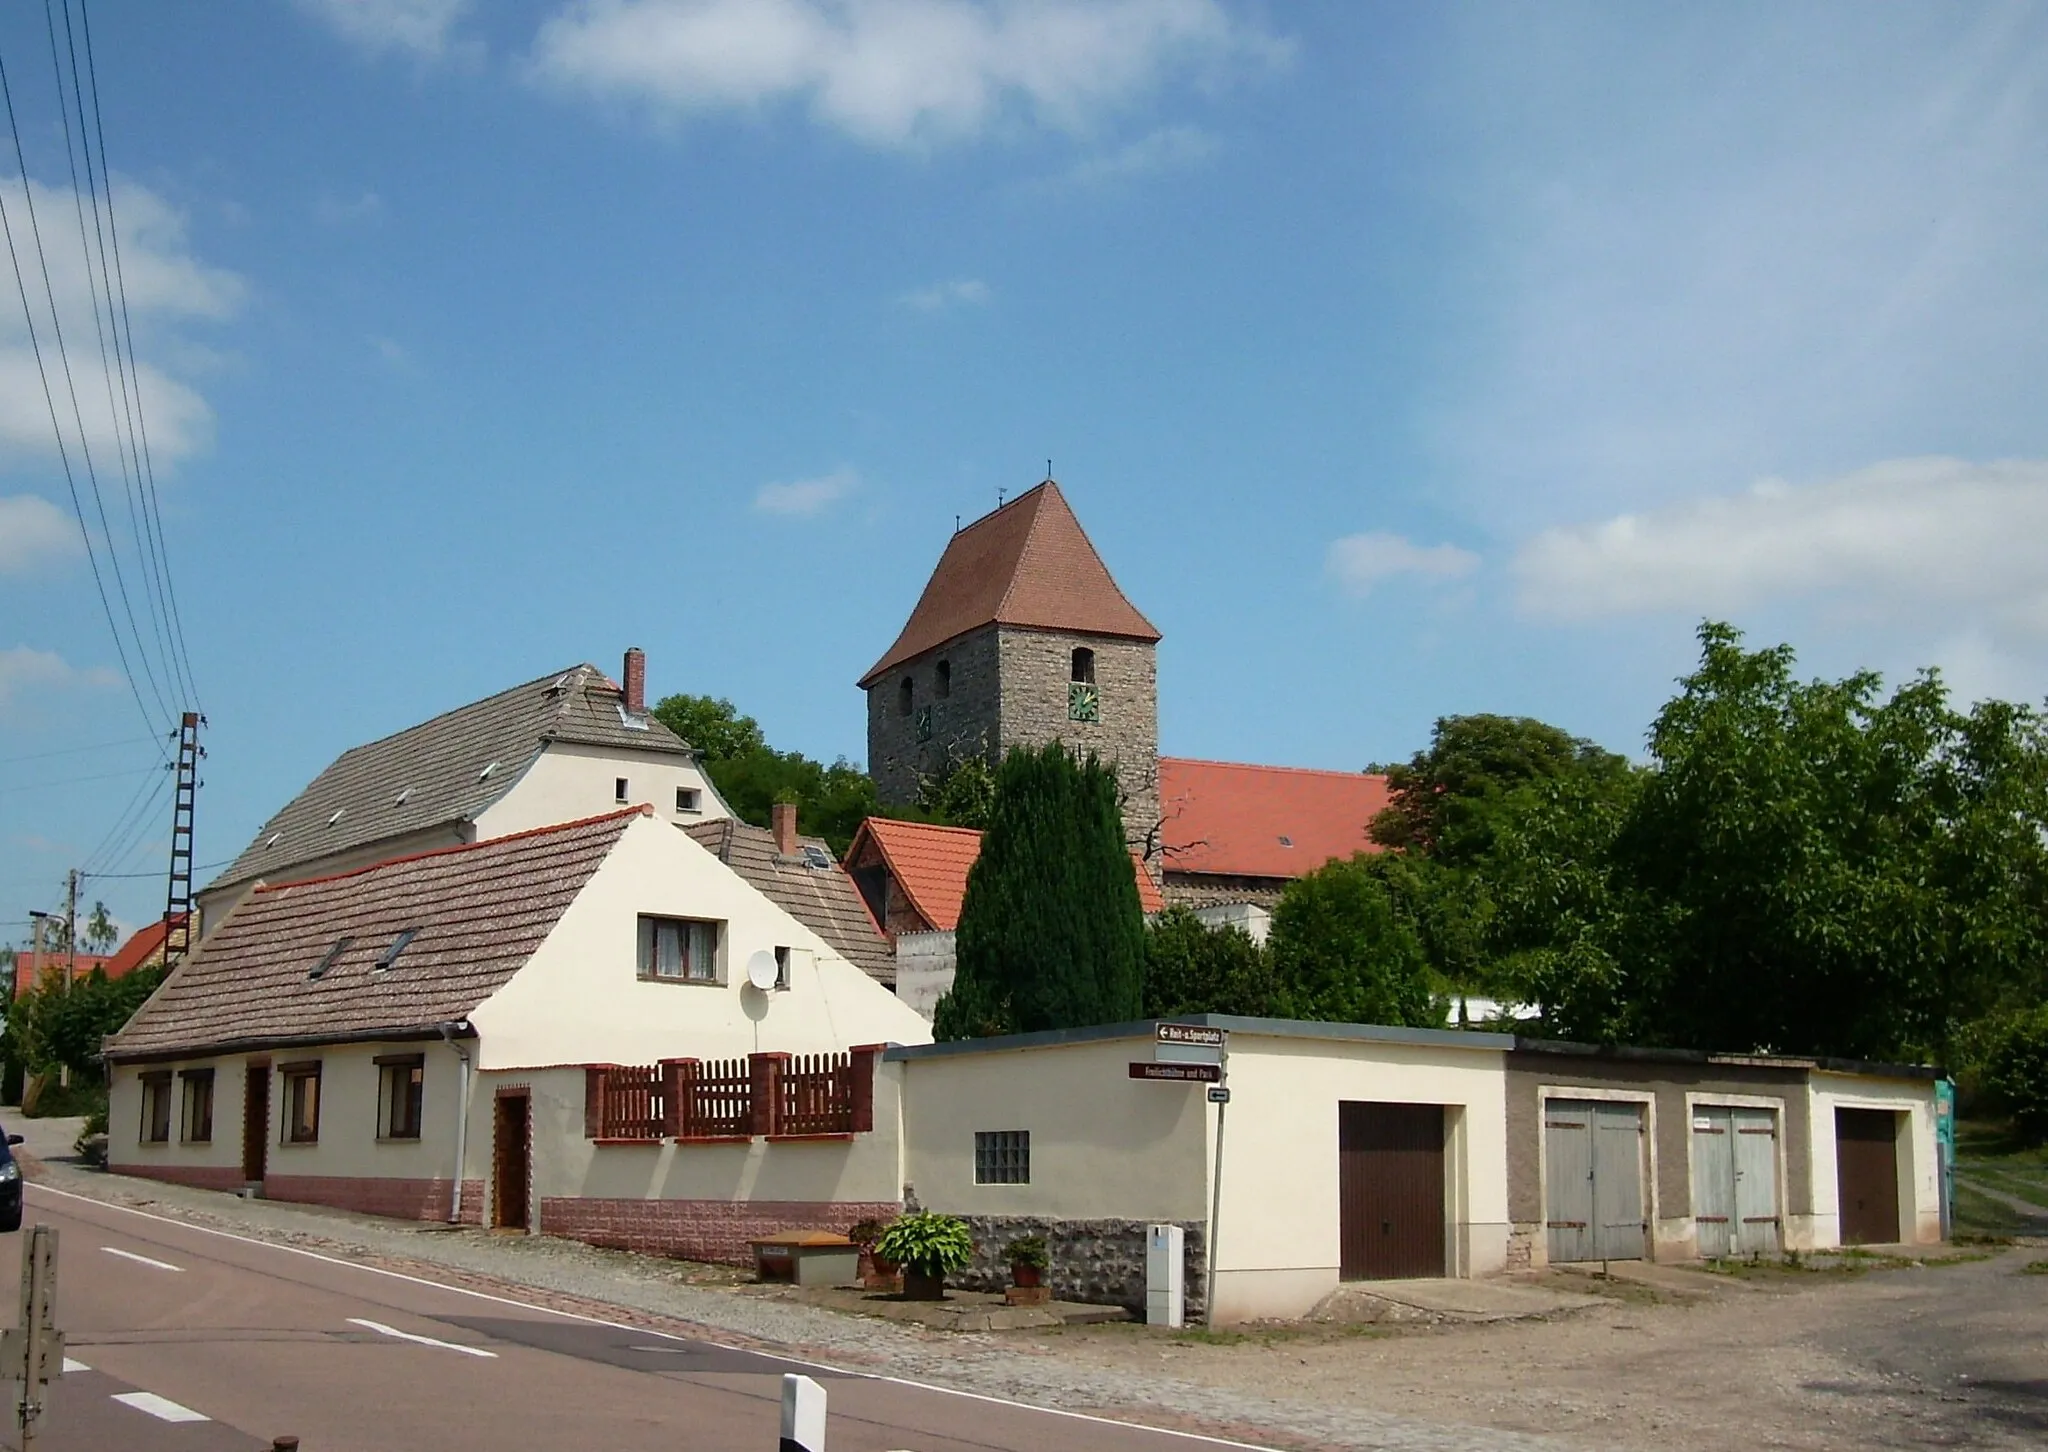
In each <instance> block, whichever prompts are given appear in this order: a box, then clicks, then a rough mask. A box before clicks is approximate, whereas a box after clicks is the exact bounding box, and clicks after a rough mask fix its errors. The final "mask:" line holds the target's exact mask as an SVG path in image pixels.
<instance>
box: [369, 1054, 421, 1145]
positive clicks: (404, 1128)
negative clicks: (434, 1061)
mask: <svg viewBox="0 0 2048 1452" xmlns="http://www.w3.org/2000/svg"><path fill="white" fill-rule="evenodd" d="M426 1078H427V1056H426V1055H425V1054H386V1055H383V1056H381V1057H379V1058H378V1060H377V1138H379V1139H418V1138H419V1137H420V1106H421V1102H422V1094H423V1091H424V1089H425V1086H426Z"/></svg>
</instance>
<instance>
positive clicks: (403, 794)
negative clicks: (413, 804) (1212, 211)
mask: <svg viewBox="0 0 2048 1452" xmlns="http://www.w3.org/2000/svg"><path fill="white" fill-rule="evenodd" d="M411 795H412V788H411V787H407V788H405V789H404V790H403V791H401V792H400V793H399V794H398V800H397V801H395V802H393V803H392V804H391V805H392V806H394V807H402V806H404V805H405V802H406V798H408V797H410V796H411Z"/></svg>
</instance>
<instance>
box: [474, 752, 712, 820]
mask: <svg viewBox="0 0 2048 1452" xmlns="http://www.w3.org/2000/svg"><path fill="white" fill-rule="evenodd" d="M505 765H506V767H508V768H509V767H512V766H513V765H514V763H512V762H507V763H505ZM620 777H624V778H626V800H625V801H624V802H621V801H620V800H619V799H618V779H619V778H620ZM678 788H685V789H688V790H690V791H694V792H696V793H697V800H698V808H699V810H697V811H694V812H679V811H677V810H676V791H677V789H678ZM641 803H646V804H647V805H650V806H652V807H653V808H654V811H655V815H656V816H658V817H659V818H661V819H662V820H663V821H668V822H676V823H680V824H682V825H684V826H688V825H689V824H690V823H692V822H710V821H715V820H717V819H718V818H720V817H727V816H730V815H732V814H731V813H730V812H729V811H728V810H727V809H726V806H725V802H724V801H723V800H722V799H721V798H720V797H719V795H718V791H717V788H715V787H713V786H712V785H711V783H710V782H709V781H708V780H706V778H705V776H704V773H703V772H702V771H700V770H698V768H697V767H696V766H695V765H694V764H693V763H691V762H690V761H689V760H688V759H687V758H685V757H681V756H674V755H670V754H668V753H665V752H656V751H649V752H646V753H635V752H629V751H623V750H619V749H615V748H608V747H602V746H583V745H577V744H574V743H570V742H562V741H557V742H551V743H550V744H549V745H548V746H547V747H546V748H545V749H543V750H542V751H541V752H540V754H539V755H538V756H536V757H535V758H534V760H533V762H532V764H531V765H530V766H528V767H527V768H526V770H525V771H524V772H521V773H520V775H519V779H518V780H517V781H515V782H513V783H512V785H511V786H510V787H508V788H507V789H506V791H505V793H504V795H502V796H500V797H499V798H498V799H497V800H496V801H494V802H492V803H491V804H490V805H489V806H488V807H486V808H484V810H483V811H481V812H479V813H478V814H477V818H476V823H475V828H476V830H475V832H474V834H473V838H472V840H475V841H478V842H483V841H488V840H489V839H491V838H493V837H506V836H510V835H511V834H512V833H514V832H525V831H529V830H531V829H532V828H534V827H552V826H555V825H557V824H559V823H562V822H580V821H582V820H583V819H584V818H585V817H598V816H602V815H604V813H606V812H613V811H617V810H618V809H619V808H620V807H621V806H637V805H639V804H641Z"/></svg>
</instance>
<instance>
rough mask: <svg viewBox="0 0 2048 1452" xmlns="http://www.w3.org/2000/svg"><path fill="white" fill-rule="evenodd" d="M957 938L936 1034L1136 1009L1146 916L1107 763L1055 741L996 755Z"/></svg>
mask: <svg viewBox="0 0 2048 1452" xmlns="http://www.w3.org/2000/svg"><path fill="white" fill-rule="evenodd" d="M956 945H957V957H956V961H957V964H958V968H957V972H956V975H955V978H954V982H953V988H952V991H951V992H950V993H948V994H947V995H946V996H945V997H944V998H943V999H941V1000H940V1001H939V1007H938V1013H937V1017H936V1020H935V1022H934V1024H933V1031H934V1032H935V1033H936V1035H937V1036H938V1037H939V1038H941V1039H956V1038H973V1037H979V1036H982V1035H986V1034H990V1033H1028V1032H1031V1031H1033V1030H1038V1029H1057V1028H1078V1027H1082V1026H1084V1025H1087V1024H1097V1023H1114V1022H1117V1021H1120V1020H1124V1019H1133V1018H1136V1017H1138V1016H1139V1013H1140V1012H1141V1010H1142V1008H1143V1006H1144V971H1145V919H1144V914H1143V912H1142V910H1141V909H1140V908H1139V905H1138V885H1137V880H1136V876H1135V874H1134V872H1133V869H1132V865H1131V857H1130V852H1129V850H1128V848H1127V847H1126V846H1125V844H1124V831H1123V819H1122V816H1121V815H1120V814H1119V813H1118V811H1117V790H1116V774H1115V772H1113V771H1112V770H1111V769H1110V768H1109V767H1107V766H1105V765H1103V764H1102V763H1101V762H1100V761H1098V760H1097V759H1096V758H1095V757H1094V756H1093V755H1090V756H1089V757H1088V758H1087V759H1086V760H1085V761H1077V760H1076V759H1075V758H1074V757H1072V756H1070V755H1069V754H1068V753H1067V750H1066V748H1065V747H1064V746H1062V745H1061V744H1060V743H1059V742H1057V741H1055V742H1053V743H1051V744H1050V745H1048V746H1045V747H1043V748H1029V747H1020V748H1017V749H1015V750H1013V751H1011V752H1010V753H1009V755H1007V756H1006V757H1004V758H1003V763H1002V765H1001V766H1000V767H998V768H997V770H996V785H995V799H994V803H993V805H992V808H991V810H990V813H989V824H988V829H987V832H986V834H985V835H984V836H983V838H982V844H981V855H980V857H979V858H977V859H976V861H975V864H974V867H973V869H972V870H971V871H970V872H969V873H968V875H967V896H966V899H965V901H964V902H963V903H962V904H961V908H960V924H959V929H958V936H957V939H956Z"/></svg>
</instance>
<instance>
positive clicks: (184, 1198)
mask: <svg viewBox="0 0 2048 1452" xmlns="http://www.w3.org/2000/svg"><path fill="white" fill-rule="evenodd" d="M38 1168H39V1170H40V1173H38V1174H37V1175H36V1176H35V1177H34V1178H35V1179H36V1180H37V1181H38V1182H40V1183H43V1184H47V1185H49V1186H50V1187H51V1188H53V1189H59V1190H65V1191H69V1192H70V1193H72V1194H76V1195H82V1196H85V1197H86V1198H89V1199H93V1200H98V1201H102V1202H104V1203H107V1204H113V1205H125V1206H128V1207H131V1208H134V1209H144V1210H148V1211H150V1212H151V1213H154V1214H159V1215H164V1216H166V1217H168V1218H171V1219H175V1220H179V1221H183V1222H185V1223H188V1224H193V1225H200V1226H206V1227H209V1228H213V1229H219V1230H230V1231H234V1232H236V1233H238V1234H244V1235H248V1236H251V1237H252V1238H255V1239H260V1240H266V1241H270V1242H273V1243H276V1244H280V1245H289V1246H294V1247H296V1248H299V1249H302V1250H312V1251H317V1252H319V1253H322V1254H326V1255H332V1256H334V1257H336V1258H338V1259H344V1260H352V1261H356V1262H359V1263H361V1264H365V1265H371V1266H375V1267H377V1268H379V1269H384V1270H393V1271H399V1272H402V1273H405V1274H411V1275H419V1276H423V1277H429V1278H432V1279H435V1280H439V1281H443V1282H446V1283H448V1284H451V1285H459V1286H464V1287H466V1288H468V1289H471V1290H476V1291H482V1292H484V1293H486V1294H490V1295H501V1296H506V1297H509V1298H513V1299H525V1300H530V1301H532V1302H534V1303H535V1304H538V1305H542V1306H546V1307H549V1308H550V1309H555V1310H561V1311H567V1312H571V1313H573V1314H578V1315H584V1316H590V1317H594V1318H597V1319H600V1320H609V1321H619V1322H623V1323H627V1324H631V1325H637V1326H644V1327H647V1328H648V1329H651V1330H660V1331H667V1332H670V1333H672V1334H675V1335H680V1336H689V1337H699V1338H709V1339H713V1340H716V1341H719V1342H721V1343H724V1344H727V1345H735V1346H740V1347H743V1348H745V1349H750V1350H759V1351H767V1352H772V1353H776V1354H780V1355H790V1356H795V1357H798V1358H801V1359H808V1360H814V1361H822V1362H825V1363H828V1364H831V1365H835V1366H838V1367H842V1368H844V1369H846V1370H849V1371H863V1372H869V1373H872V1374H875V1375H881V1376H890V1377H896V1378H900V1379H902V1380H906V1381H915V1382H923V1383H926V1384H929V1385H933V1386H940V1387H946V1388H950V1389H954V1390H958V1391H965V1392H972V1393H976V1394H978V1395H982V1396H991V1397H1001V1398H1005V1399H1007V1400H1012V1401H1017V1402H1022V1403H1025V1404H1026V1405H1030V1406H1039V1407H1049V1408H1054V1409H1057V1410H1063V1411H1075V1412H1087V1413H1090V1414H1093V1415H1098V1416H1106V1417H1112V1418H1116V1419H1119V1420H1124V1421H1131V1422H1136V1423H1141V1424H1145V1425H1150V1426H1157V1427H1170V1428H1173V1429H1176V1430H1181V1431H1189V1432H1201V1433H1206V1434H1208V1435H1211V1436H1220V1437H1225V1438H1229V1439H1233V1440H1237V1441H1243V1442H1250V1443H1254V1444H1259V1445H1265V1446H1273V1447H1285V1448H1290V1449H1299V1452H1318V1449H1324V1448H1345V1449H1363V1452H1563V1449H1564V1448H1565V1447H1566V1446H1567V1444H1565V1443H1562V1442H1558V1441H1555V1440H1553V1439H1550V1438H1544V1437H1533V1436H1528V1435H1525V1434H1518V1433H1512V1432H1503V1431H1496V1430H1493V1429H1490V1428H1482V1427H1471V1426H1458V1425H1451V1424H1443V1423H1436V1422H1429V1421H1423V1420H1421V1419H1418V1418H1413V1417H1402V1416H1395V1415H1392V1414H1388V1413H1382V1412H1374V1411H1370V1410H1366V1409H1362V1408H1357V1407H1339V1406H1331V1405H1325V1404H1321V1403H1315V1402H1308V1401H1294V1400H1285V1401H1283V1400H1279V1399H1273V1398H1266V1397H1258V1396H1252V1395H1248V1394H1246V1393H1243V1392H1238V1391H1234V1390H1231V1389H1228V1388H1223V1387H1212V1386H1205V1385H1201V1384H1199V1383H1194V1382H1187V1381H1180V1380H1175V1379H1172V1378H1168V1377H1154V1376H1150V1375H1141V1374H1138V1373H1136V1372H1133V1371H1131V1370H1128V1369H1124V1368H1110V1367H1101V1366H1095V1365H1090V1364H1088V1363H1086V1362H1084V1361H1081V1360H1079V1359H1077V1358H1075V1357H1072V1356H1068V1355H1064V1354H1062V1353H1061V1351H1060V1350H1059V1349H1058V1348H1057V1347H1056V1346H1054V1345H1049V1344H1047V1343H1045V1342H1042V1341H1031V1342H1027V1341H1019V1340H1011V1339H1007V1338H999V1337H996V1336H991V1335H987V1334H973V1333H956V1332H943V1331H931V1330H927V1329H925V1328H923V1327H919V1326H905V1325H901V1324H898V1323H895V1322H888V1321H881V1320H876V1319H872V1318H868V1317H861V1316H848V1315H842V1314H840V1313H838V1312H834V1311H829V1310H824V1309H821V1308H819V1307H816V1306H807V1305H799V1304H793V1303H791V1302H787V1301H777V1300H770V1299H766V1298H763V1297H757V1296H752V1295H748V1294H746V1293H744V1292H740V1291H735V1290H730V1289H725V1290H720V1289H711V1288H707V1287H705V1286H701V1285H691V1284H688V1283H687V1282H686V1281H685V1280H683V1278H682V1277H681V1275H680V1273H673V1272H672V1273H669V1274H664V1270H665V1268H666V1267H668V1266H669V1264H670V1263H669V1262H664V1261H660V1260H654V1259H650V1258H647V1257H643V1256H637V1255H633V1254H630V1253H627V1252H621V1251H605V1250H597V1249H593V1248H591V1247H589V1246H584V1245H580V1244H577V1243H574V1242H570V1241H562V1240H555V1239H551V1238H548V1237H538V1236H537V1237H532V1238H530V1239H524V1240H517V1241H507V1240H504V1239H498V1238H492V1237H488V1236H485V1235H483V1234H481V1233H479V1232H477V1231H474V1230H441V1229H434V1228H426V1227H414V1226H411V1225H407V1224H403V1223H395V1222H389V1221H379V1220H374V1219H370V1218H368V1217H364V1216H358V1215H350V1214H346V1213H342V1212H333V1211H323V1210H317V1209H310V1208H308V1207H303V1206H288V1205H283V1204H279V1203H277V1202H274V1201H265V1200H238V1199H234V1198H232V1197H228V1196H223V1195H220V1194H218V1193H214V1192H209V1191H204V1190H193V1189H189V1188H187V1187H184V1186H180V1185H171V1184H164V1183H159V1182H156V1181H146V1180H132V1179H127V1178H125V1177H122V1176H118V1175H107V1174H100V1173H95V1172H92V1171H87V1170H80V1169H75V1168H72V1167H69V1166H65V1165H61V1164H49V1165H44V1166H40V1167H38Z"/></svg>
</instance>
